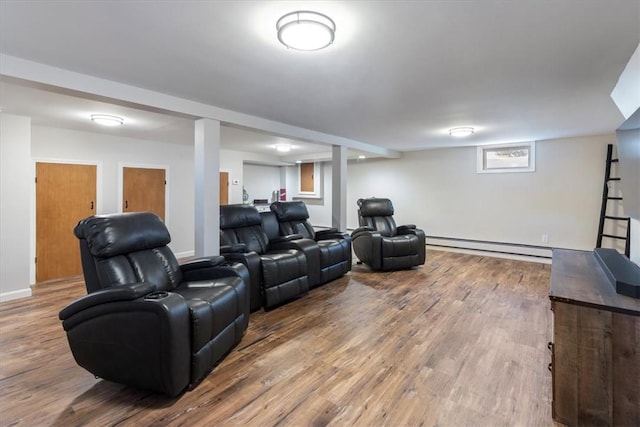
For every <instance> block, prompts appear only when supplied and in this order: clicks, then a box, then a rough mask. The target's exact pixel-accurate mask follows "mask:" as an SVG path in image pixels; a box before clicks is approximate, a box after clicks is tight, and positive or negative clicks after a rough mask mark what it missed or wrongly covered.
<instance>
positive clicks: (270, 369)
mask: <svg viewBox="0 0 640 427" xmlns="http://www.w3.org/2000/svg"><path fill="white" fill-rule="evenodd" d="M549 278H550V266H549V265H545V264H537V263H527V262H522V261H512V260H505V259H498V258H489V257H479V256H474V255H467V254H457V253H451V252H437V251H432V250H430V251H428V257H427V263H426V265H424V266H423V267H421V268H419V269H413V270H406V271H397V272H389V273H372V272H370V271H369V270H368V269H367V268H366V267H364V266H357V265H356V266H354V268H353V271H351V272H350V273H349V274H347V275H346V276H344V277H343V278H341V279H339V280H336V281H334V282H331V283H329V284H327V285H324V286H322V287H320V288H317V289H313V290H312V291H310V292H309V293H308V294H307V295H306V296H304V297H302V298H300V299H298V300H296V301H294V302H291V303H289V304H287V305H285V306H282V307H280V308H277V309H275V310H272V311H269V312H258V313H254V314H252V316H251V320H250V325H249V330H248V331H247V333H246V335H245V337H244V338H243V340H242V342H241V343H240V345H239V346H238V347H236V348H235V349H234V350H233V351H232V352H231V353H230V354H229V355H228V356H227V358H226V359H225V360H224V361H223V362H222V363H221V364H220V365H219V366H218V367H216V369H214V371H213V372H212V373H211V374H209V376H208V377H207V378H205V380H204V381H203V382H202V383H201V384H200V385H199V386H198V387H196V388H195V389H194V390H192V391H187V392H185V393H184V394H182V395H181V396H179V397H178V398H174V399H171V398H167V397H163V396H160V395H155V394H152V393H149V392H145V391H140V390H136V389H132V388H130V387H126V386H123V385H119V384H115V383H110V382H107V381H103V380H100V379H96V378H94V377H93V376H92V375H91V374H89V373H88V372H86V371H84V370H83V369H82V368H80V367H79V366H77V365H76V363H75V362H74V360H73V357H72V355H71V352H70V351H69V348H68V345H67V341H66V337H65V334H64V331H63V330H62V326H61V324H60V322H59V320H58V318H57V314H58V311H59V310H60V309H61V308H62V307H64V306H65V305H66V304H67V303H68V302H70V301H72V300H73V299H75V298H77V297H79V296H81V295H84V294H85V293H86V291H85V288H84V284H83V282H82V279H81V278H75V279H68V280H62V281H57V282H49V283H46V284H41V285H38V286H36V287H35V288H34V296H33V297H31V298H26V299H22V300H16V301H11V302H7V303H2V304H0V321H1V323H0V368H1V369H0V424H1V425H3V426H65V427H66V426H81V425H91V426H113V425H118V426H165V425H167V426H182V425H184V426H227V425H229V426H235V425H242V426H276V425H278V426H324V425H331V426H351V425H354V426H383V425H387V426H405V425H406V426H418V425H422V426H458V425H460V426H462V425H469V426H503V425H504V426H542V425H554V423H553V422H552V419H551V374H550V372H549V371H548V370H547V365H548V363H549V362H550V358H551V356H550V354H549V351H548V350H547V342H548V341H550V339H551V326H550V325H551V311H550V310H549V306H550V304H549V300H548V289H549Z"/></svg>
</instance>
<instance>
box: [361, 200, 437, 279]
mask: <svg viewBox="0 0 640 427" xmlns="http://www.w3.org/2000/svg"><path fill="white" fill-rule="evenodd" d="M358 221H359V223H360V227H359V228H357V229H355V230H354V231H353V232H352V233H351V238H352V239H353V251H354V252H355V254H356V256H357V257H358V259H360V261H362V262H363V263H365V264H367V265H368V266H369V267H371V268H372V269H373V270H382V271H388V270H399V269H403V268H410V267H415V266H418V265H422V264H424V262H425V256H426V254H425V238H424V231H422V230H421V229H419V228H416V226H415V225H413V224H412V225H400V226H396V223H395V221H394V219H393V204H391V200H389V199H378V198H370V199H359V200H358Z"/></svg>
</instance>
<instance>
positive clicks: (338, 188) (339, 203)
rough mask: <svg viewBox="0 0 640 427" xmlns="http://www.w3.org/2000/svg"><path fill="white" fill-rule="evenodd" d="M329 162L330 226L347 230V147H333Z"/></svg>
mask: <svg viewBox="0 0 640 427" xmlns="http://www.w3.org/2000/svg"><path fill="white" fill-rule="evenodd" d="M332 153H333V160H332V162H331V226H332V227H335V228H337V229H338V230H340V231H345V230H346V229H347V147H343V146H340V145H334V146H333V147H332Z"/></svg>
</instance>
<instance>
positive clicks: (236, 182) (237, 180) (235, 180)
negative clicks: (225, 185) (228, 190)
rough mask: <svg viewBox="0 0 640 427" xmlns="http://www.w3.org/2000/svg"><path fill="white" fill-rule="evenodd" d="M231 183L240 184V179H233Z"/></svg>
mask: <svg viewBox="0 0 640 427" xmlns="http://www.w3.org/2000/svg"><path fill="white" fill-rule="evenodd" d="M231 184H233V185H238V184H240V180H239V179H234V180H233V181H231Z"/></svg>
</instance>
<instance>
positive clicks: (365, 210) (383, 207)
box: [358, 197, 393, 216]
mask: <svg viewBox="0 0 640 427" xmlns="http://www.w3.org/2000/svg"><path fill="white" fill-rule="evenodd" d="M358 206H359V207H360V215H362V216H391V215H393V204H391V200H389V199H377V198H375V197H372V198H370V199H359V200H358Z"/></svg>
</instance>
